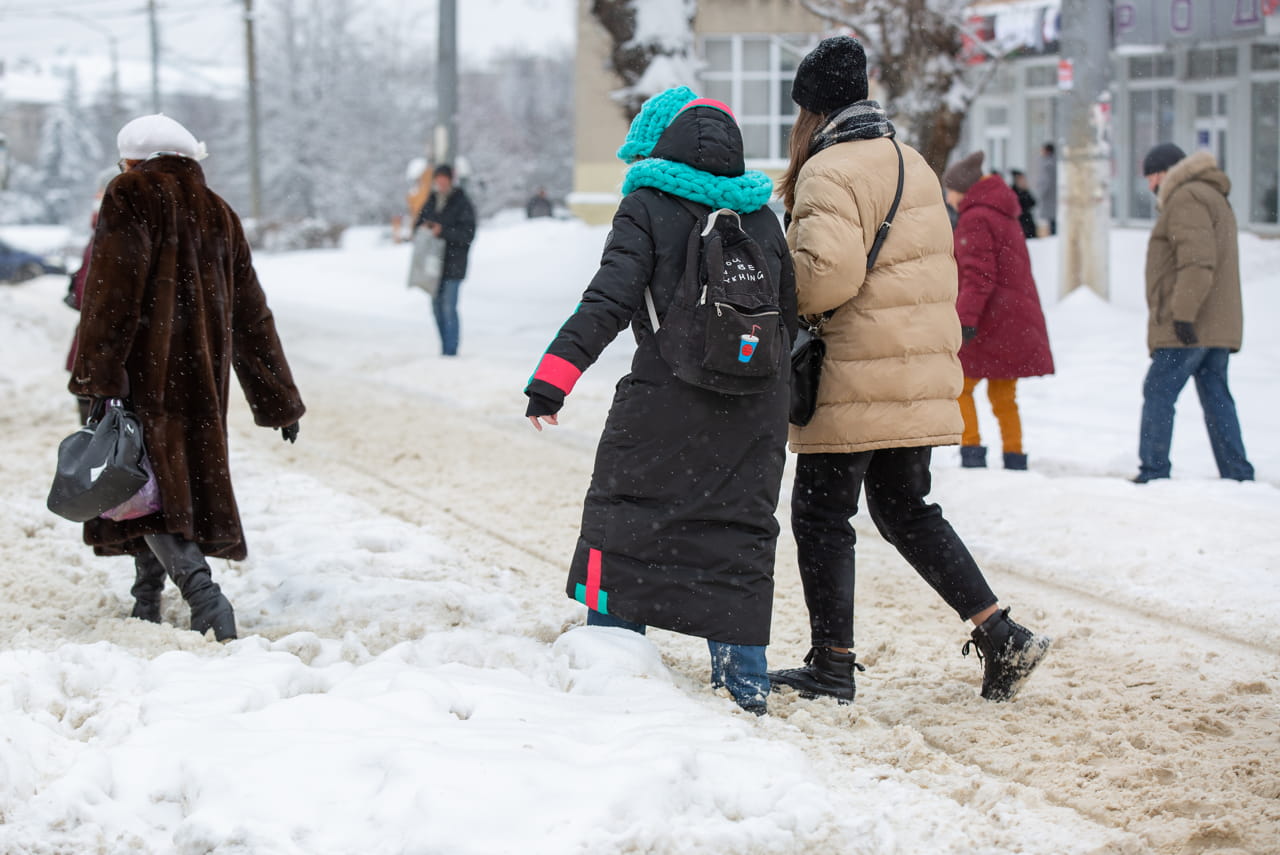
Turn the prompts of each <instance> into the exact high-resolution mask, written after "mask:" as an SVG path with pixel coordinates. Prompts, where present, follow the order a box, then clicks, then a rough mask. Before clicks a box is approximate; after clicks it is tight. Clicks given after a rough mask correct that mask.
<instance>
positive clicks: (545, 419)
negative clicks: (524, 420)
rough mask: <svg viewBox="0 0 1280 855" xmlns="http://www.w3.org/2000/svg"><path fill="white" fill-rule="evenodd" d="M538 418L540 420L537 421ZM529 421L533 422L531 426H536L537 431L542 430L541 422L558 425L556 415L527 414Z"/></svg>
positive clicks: (558, 421) (558, 420)
mask: <svg viewBox="0 0 1280 855" xmlns="http://www.w3.org/2000/svg"><path fill="white" fill-rule="evenodd" d="M539 420H541V421H539ZM529 421H530V422H532V423H533V426H534V427H535V428H537V429H538V430H539V431H541V430H542V422H546V423H547V424H549V425H558V424H560V418H559V417H558V416H555V415H550V416H529Z"/></svg>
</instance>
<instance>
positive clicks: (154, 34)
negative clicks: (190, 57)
mask: <svg viewBox="0 0 1280 855" xmlns="http://www.w3.org/2000/svg"><path fill="white" fill-rule="evenodd" d="M147 17H148V19H149V20H150V22H151V111H152V112H153V113H159V112H160V25H159V23H158V22H157V21H156V0H147Z"/></svg>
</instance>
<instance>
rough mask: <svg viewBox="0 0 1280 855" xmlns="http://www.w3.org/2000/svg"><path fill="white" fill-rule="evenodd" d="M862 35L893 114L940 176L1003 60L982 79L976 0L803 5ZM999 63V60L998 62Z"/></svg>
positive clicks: (840, 0)
mask: <svg viewBox="0 0 1280 855" xmlns="http://www.w3.org/2000/svg"><path fill="white" fill-rule="evenodd" d="M800 2H801V5H803V6H804V7H805V8H806V9H808V10H809V11H810V12H812V13H814V14H815V15H818V16H819V17H821V18H825V19H826V20H827V21H830V22H831V23H832V24H834V25H836V26H840V27H847V28H849V29H850V30H852V31H853V32H854V34H855V35H856V36H857V37H858V39H859V40H860V41H861V42H862V44H863V46H864V47H865V48H866V51H867V62H868V65H869V66H874V67H875V68H877V69H878V70H879V82H880V85H881V86H882V87H883V88H884V100H885V109H887V110H888V111H889V115H890V116H891V117H892V118H893V119H894V121H895V123H896V124H897V125H898V126H899V128H900V130H901V132H902V134H903V137H904V138H905V139H907V140H908V141H910V142H911V143H912V144H913V145H914V146H915V147H916V148H917V149H918V150H919V151H920V153H921V154H922V155H924V158H925V160H926V161H928V162H929V165H930V166H932V167H933V169H934V171H936V172H937V173H938V174H939V175H941V174H942V171H943V170H944V169H946V166H947V158H948V156H949V155H950V154H951V150H952V149H953V148H955V146H956V143H957V142H959V140H960V131H961V126H962V125H963V123H964V118H965V114H966V113H967V112H968V109H969V105H970V104H971V103H973V100H974V98H976V97H977V96H978V95H979V94H980V93H981V91H982V88H983V87H984V86H985V85H986V83H987V81H988V80H989V79H990V76H991V74H992V73H993V72H994V70H995V68H996V65H997V63H996V62H995V61H992V62H989V63H987V64H986V66H985V67H984V68H983V70H981V71H979V72H977V73H976V74H974V73H971V72H970V68H971V66H970V65H969V64H968V63H967V61H966V59H965V58H964V56H963V55H962V50H963V46H964V43H963V36H964V31H965V23H964V21H965V10H966V9H967V8H968V7H969V6H970V5H971V0H800ZM994 59H995V58H994V57H993V60H994Z"/></svg>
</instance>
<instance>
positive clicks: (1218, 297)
mask: <svg viewBox="0 0 1280 855" xmlns="http://www.w3.org/2000/svg"><path fill="white" fill-rule="evenodd" d="M1230 190H1231V180H1230V179H1229V178H1227V175H1226V173H1224V172H1223V171H1222V170H1221V169H1219V168H1218V162H1217V161H1216V160H1214V158H1213V155H1212V154H1210V153H1209V152H1205V151H1198V152H1196V153H1195V154H1192V155H1189V156H1188V157H1186V158H1183V159H1182V160H1180V161H1179V162H1178V163H1177V164H1175V165H1174V166H1173V167H1172V168H1171V169H1170V170H1169V172H1168V173H1167V174H1166V175H1165V177H1164V181H1163V182H1162V183H1161V184H1160V193H1159V196H1158V197H1157V204H1158V206H1159V209H1160V216H1159V218H1158V219H1157V220H1156V224H1155V226H1154V227H1153V228H1152V229H1151V240H1150V242H1149V243H1148V244H1147V307H1148V310H1149V315H1148V320H1147V346H1148V348H1150V349H1151V350H1153V351H1154V350H1156V349H1157V348H1164V347H1187V346H1188V345H1184V344H1182V342H1180V341H1179V340H1178V337H1177V335H1175V334H1174V331H1173V322H1174V321H1188V322H1190V323H1192V324H1194V325H1195V328H1196V338H1197V339H1198V341H1197V343H1196V344H1195V345H1192V346H1194V347H1225V348H1227V349H1228V350H1231V351H1237V350H1239V349H1240V343H1241V339H1242V337H1243V334H1244V310H1243V307H1242V305H1241V301H1240V248H1239V244H1238V235H1237V227H1236V215H1235V212H1233V211H1232V210H1231V203H1230V202H1228V201H1227V193H1228V192H1230Z"/></svg>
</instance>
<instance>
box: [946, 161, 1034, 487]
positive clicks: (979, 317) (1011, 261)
mask: <svg viewBox="0 0 1280 855" xmlns="http://www.w3.org/2000/svg"><path fill="white" fill-rule="evenodd" d="M982 158H983V154H982V152H980V151H976V152H974V153H973V154H971V155H969V156H968V157H966V158H964V159H963V160H960V161H958V162H956V163H954V164H952V166H951V167H950V168H948V169H947V171H946V172H944V173H943V175H942V186H943V187H944V188H945V189H946V193H947V201H948V202H950V203H951V204H952V205H954V206H955V208H956V210H957V211H959V212H960V219H959V222H958V223H957V224H956V229H955V256H956V266H957V267H958V268H959V277H960V283H959V295H958V296H957V298H956V312H957V313H958V314H959V315H960V325H961V330H962V332H963V335H964V346H962V347H961V348H960V365H961V367H963V368H964V390H963V391H962V392H961V393H960V398H959V400H960V414H961V415H962V416H963V417H964V434H963V435H962V436H961V438H960V463H961V465H962V466H965V467H969V468H975V467H983V466H986V465H987V449H986V447H985V446H983V445H982V437H981V435H980V434H979V431H978V410H977V407H976V406H975V405H974V402H973V390H974V388H975V387H976V386H977V385H978V383H979V382H980V381H981V380H986V381H987V397H988V398H989V399H990V400H991V409H992V410H993V411H994V413H995V416H996V421H997V422H999V424H1000V439H1001V442H1002V443H1003V446H1004V468H1005V469H1026V468H1027V455H1026V452H1025V451H1023V448H1022V418H1021V416H1020V415H1019V413H1018V400H1017V385H1018V378H1020V377H1039V376H1042V375H1045V374H1052V373H1053V355H1052V353H1050V351H1049V331H1048V329H1047V328H1046V326H1045V322H1044V312H1043V311H1042V310H1041V308H1040V294H1039V292H1038V291H1036V282H1035V279H1034V278H1033V277H1032V275H1031V257H1030V255H1028V253H1027V240H1026V238H1025V237H1023V233H1022V229H1021V228H1020V227H1019V225H1018V219H1017V218H1018V210H1019V208H1018V198H1017V196H1016V195H1014V192H1013V191H1012V190H1011V189H1010V188H1009V186H1008V185H1007V184H1005V183H1004V180H1003V179H1002V178H1001V177H1000V175H999V174H998V173H994V172H993V173H992V174H990V175H987V176H983V174H982Z"/></svg>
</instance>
